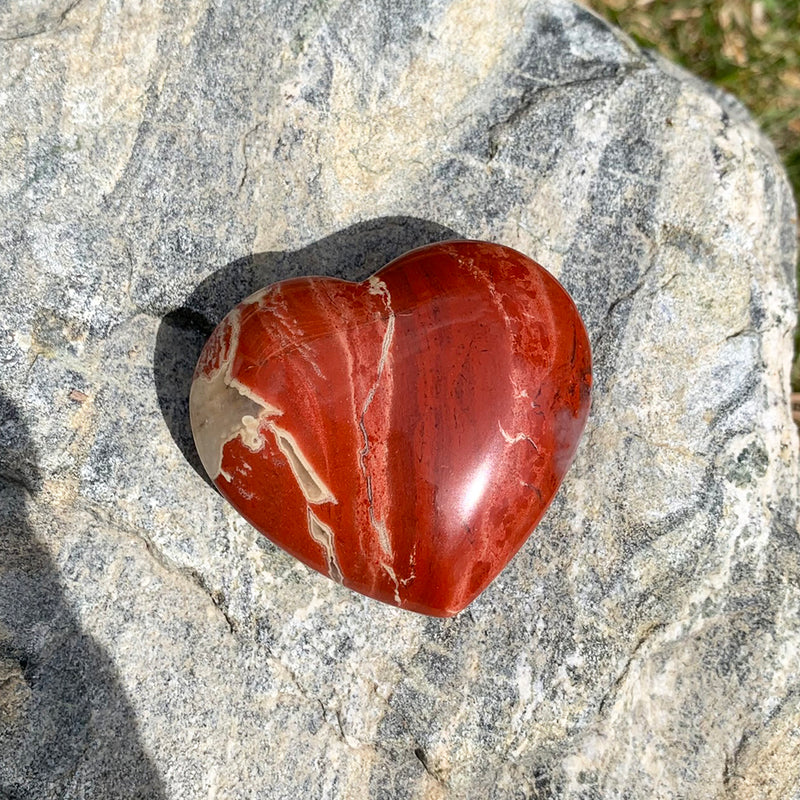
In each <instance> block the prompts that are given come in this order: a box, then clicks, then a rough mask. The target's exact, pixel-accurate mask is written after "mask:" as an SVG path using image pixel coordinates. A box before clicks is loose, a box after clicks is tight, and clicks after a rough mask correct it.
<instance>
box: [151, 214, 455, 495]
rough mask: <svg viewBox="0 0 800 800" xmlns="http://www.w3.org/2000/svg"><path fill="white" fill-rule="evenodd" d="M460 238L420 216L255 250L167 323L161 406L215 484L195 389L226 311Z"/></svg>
mask: <svg viewBox="0 0 800 800" xmlns="http://www.w3.org/2000/svg"><path fill="white" fill-rule="evenodd" d="M456 238H462V237H461V236H459V234H458V233H456V232H455V231H453V230H451V229H450V228H445V227H443V226H441V225H437V224H436V223H434V222H429V221H427V220H423V219H417V218H415V217H380V218H377V219H372V220H368V221H366V222H360V223H358V224H356V225H352V226H350V227H349V228H345V229H344V230H342V231H339V232H337V233H334V234H331V235H330V236H326V237H325V238H324V239H320V240H319V241H317V242H314V243H313V244H310V245H308V246H307V247H304V248H302V249H300V250H294V251H276V252H267V253H254V254H252V255H249V256H245V257H243V258H240V259H237V260H236V261H233V262H231V263H230V264H227V265H226V266H224V267H222V268H221V269H219V270H217V271H216V272H215V273H213V274H212V275H210V276H209V277H208V278H206V279H205V280H204V281H203V282H202V283H201V284H200V285H199V286H198V287H197V288H196V289H195V291H194V292H192V294H191V296H190V297H189V298H188V299H187V301H186V303H185V304H184V305H183V306H181V307H180V308H177V309H174V310H173V311H171V312H170V313H168V314H166V315H165V316H164V317H163V319H162V320H161V324H160V326H159V328H158V334H157V336H156V346H155V351H154V353H153V374H154V377H155V386H156V393H157V395H158V403H159V406H160V407H161V413H162V415H163V416H164V421H165V422H166V423H167V427H168V429H169V432H170V434H171V435H172V438H173V439H174V441H175V444H177V446H178V447H179V448H180V450H181V452H182V453H183V455H184V457H185V458H186V460H187V461H188V462H189V464H191V465H192V467H193V468H194V470H195V471H196V472H197V474H198V475H200V477H202V478H203V480H205V481H206V483H208V484H209V485H213V484H211V481H210V480H209V478H208V476H207V475H206V472H205V470H204V469H203V466H202V464H201V463H200V458H199V457H198V455H197V451H196V449H195V446H194V440H193V438H192V431H191V428H190V426H189V388H190V387H191V383H192V375H193V373H194V367H195V364H196V363H197V359H198V357H199V355H200V351H201V350H202V348H203V345H204V344H205V341H206V339H208V337H209V336H210V335H211V332H212V331H213V330H214V328H215V327H216V325H217V324H218V323H219V322H220V321H221V320H222V318H223V317H224V316H225V314H227V313H228V311H230V309H231V308H233V306H235V305H236V304H237V303H238V302H240V301H241V300H244V298H245V297H247V296H248V295H251V294H252V293H253V292H255V291H258V290H259V289H261V288H263V287H264V286H267V285H268V284H270V283H275V282H276V281H280V280H285V279H286V278H295V277H300V276H303V275H328V276H331V277H335V278H343V279H344V280H350V281H361V280H364V278H367V277H369V276H370V275H371V274H372V273H373V272H375V271H376V270H378V269H380V268H381V267H382V266H383V265H384V264H387V263H388V262H389V261H391V260H392V259H394V258H397V257H398V256H400V255H402V254H403V253H405V252H406V251H408V250H412V249H413V248H415V247H422V246H423V245H426V244H431V243H433V242H439V241H443V240H446V239H456Z"/></svg>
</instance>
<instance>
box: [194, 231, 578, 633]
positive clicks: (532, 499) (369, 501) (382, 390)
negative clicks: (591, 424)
mask: <svg viewBox="0 0 800 800" xmlns="http://www.w3.org/2000/svg"><path fill="white" fill-rule="evenodd" d="M590 387H591V355H590V349H589V342H588V339H587V336H586V330H585V328H584V326H583V323H582V321H581V318H580V315H579V314H578V311H577V309H576V308H575V304H574V303H573V302H572V300H571V299H570V297H569V295H568V294H567V293H566V291H565V290H564V289H563V288H562V287H561V285H560V284H559V283H558V282H557V281H556V280H555V278H553V277H552V276H551V275H550V274H549V273H548V272H547V271H545V270H544V269H543V268H542V267H540V266H539V265H538V264H536V263H535V262H534V261H532V260H531V259H529V258H527V257H526V256H524V255H522V254H521V253H518V252H516V251H515V250H511V249H509V248H507V247H502V246H500V245H496V244H489V243H487V242H476V241H451V242H444V243H441V244H436V245H431V246H428V247H423V248H420V249H418V250H414V251H412V252H410V253H406V254H405V255H403V256H401V257H400V258H398V259H396V260H395V261H392V262H391V263H390V264H388V265H387V266H386V267H384V268H383V269H381V270H380V271H379V272H377V273H376V274H375V275H373V276H372V277H371V278H369V279H368V280H366V281H364V282H363V283H351V282H349V281H343V280H338V279H335V278H298V279H292V280H286V281H282V282H280V283H276V284H273V285H272V286H268V287H267V288H266V289H263V290H262V291H260V292H257V293H256V294H254V295H252V296H251V297H249V298H247V299H246V300H245V301H244V302H242V303H240V304H239V305H238V306H236V308H234V309H233V310H232V311H231V312H230V313H229V314H228V315H227V316H226V317H225V319H224V320H223V321H222V322H221V323H220V324H219V326H218V327H217V328H216V330H215V331H214V333H213V334H212V336H211V338H210V339H209V341H208V342H207V343H206V345H205V348H204V350H203V352H202V354H201V356H200V360H199V363H198V365H197V370H196V372H195V377H194V382H193V384H192V390H191V397H190V410H191V421H192V430H193V432H194V437H195V442H196V444H197V450H198V453H199V455H200V459H201V461H202V462H203V465H204V466H205V468H206V470H207V471H208V473H209V475H210V476H211V478H212V479H213V481H214V483H215V484H216V486H217V488H218V489H219V490H220V492H221V493H222V494H223V496H224V497H225V498H226V499H227V500H228V501H229V502H230V503H231V504H232V505H233V506H234V507H235V508H236V509H237V510H238V511H239V512H240V513H241V514H242V515H243V516H244V517H245V518H246V519H247V520H248V522H250V523H251V524H252V525H253V526H255V527H256V528H257V529H258V530H259V531H261V532H262V533H263V534H264V535H265V536H267V537H268V538H269V539H271V540H272V541H273V542H275V544H277V545H279V546H280V547H282V548H283V549H284V550H287V551H288V552H289V553H291V554H292V555H293V556H295V557H297V558H299V559H300V560H301V561H303V562H304V563H305V564H307V565H308V566H310V567H313V568H314V569H315V570H318V571H319V572H321V573H323V574H324V575H327V576H328V577H330V578H333V579H334V580H336V581H339V582H340V583H343V584H344V585H345V586H347V587H349V588H351V589H354V590H355V591H357V592H361V593H362V594H365V595H368V596H369V597H373V598H375V599H377V600H381V601H383V602H384V603H390V604H392V605H396V606H399V607H401V608H405V609H410V610H412V611H417V612H421V613H423V614H430V615H433V616H442V617H447V616H452V615H453V614H456V613H457V612H459V611H460V610H462V609H463V608H465V607H466V606H467V605H468V604H469V603H470V602H471V601H472V600H473V599H474V598H475V597H477V596H478V594H480V593H481V592H482V591H483V590H484V589H485V588H486V587H487V586H488V585H489V583H490V582H491V581H492V580H493V579H494V578H495V577H496V576H497V574H498V573H499V572H500V571H501V570H502V569H503V567H505V565H506V564H507V563H508V562H509V560H510V559H511V558H512V556H513V555H514V554H515V553H516V552H517V550H518V549H519V548H520V546H521V545H522V544H523V542H524V541H525V540H526V539H527V537H528V535H529V534H530V533H531V531H532V530H533V528H534V527H535V526H536V524H537V523H538V522H539V520H540V519H541V517H542V515H543V514H544V512H545V509H546V508H547V506H548V505H549V503H550V501H551V500H552V499H553V496H554V494H555V492H556V490H557V489H558V486H559V484H560V483H561V480H562V478H563V477H564V474H565V472H566V471H567V468H568V467H569V464H570V462H571V460H572V457H573V455H574V453H575V449H576V447H577V444H578V440H579V438H580V435H581V432H582V431H583V427H584V424H585V422H586V416H587V414H588V411H589V394H590Z"/></svg>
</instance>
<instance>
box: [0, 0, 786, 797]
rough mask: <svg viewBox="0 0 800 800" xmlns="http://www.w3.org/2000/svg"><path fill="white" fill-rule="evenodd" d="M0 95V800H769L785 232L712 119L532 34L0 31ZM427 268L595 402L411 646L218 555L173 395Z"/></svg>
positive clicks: (616, 45) (208, 11)
mask: <svg viewBox="0 0 800 800" xmlns="http://www.w3.org/2000/svg"><path fill="white" fill-rule="evenodd" d="M0 63H2V65H3V66H2V69H0V112H1V113H0V202H2V207H3V209H4V211H3V214H2V215H0V251H2V252H1V253H0V258H1V259H2V262H0V263H2V265H3V266H2V269H1V270H0V287H1V288H2V290H1V291H0V391H1V392H2V395H3V398H4V399H3V400H2V405H0V412H1V415H0V475H1V476H2V478H1V479H0V495H2V496H1V497H0V530H2V532H3V535H2V537H1V538H0V796H9V797H35V798H37V800H38V799H39V798H41V799H42V800H46V799H47V798H81V797H120V798H122V797H126V798H127V797H141V798H148V799H149V798H156V799H158V798H181V797H192V798H195V797H208V798H215V799H216V800H221V799H222V798H269V800H280V798H292V800H295V798H298V797H315V798H316V797H319V798H337V799H338V798H370V799H371V800H372V799H373V798H374V799H375V800H390V798H391V799H392V800H393V799H394V798H426V799H427V800H440V799H441V800H445V799H448V800H456V798H478V797H480V798H483V797H491V798H497V799H498V800H499V799H500V798H522V797H525V798H545V797H546V798H564V799H565V800H578V798H580V799H581V800H595V799H596V800H601V799H602V800H606V798H623V797H624V798H628V799H629V800H638V798H642V800H645V799H646V800H650V799H651V798H677V797H692V798H715V799H718V800H722V799H723V798H724V799H725V800H751V799H752V800H755V798H774V799H775V800H778V799H780V800H791V799H792V798H800V674H799V673H798V667H797V665H798V659H799V658H800V621H799V620H800V538H798V441H797V435H796V432H795V430H794V428H793V426H792V424H791V421H790V416H789V409H788V399H787V394H788V370H789V361H790V352H791V330H792V326H793V324H794V320H795V296H794V278H793V275H794V264H795V245H794V242H795V231H794V227H793V225H794V217H795V208H794V205H793V202H792V199H791V196H790V192H789V188H788V185H787V182H786V180H785V178H784V176H783V173H782V171H781V169H780V167H779V165H778V162H777V159H776V157H775V154H774V152H773V150H772V148H771V147H770V146H769V145H768V144H767V143H766V142H765V141H764V139H763V138H762V137H761V136H760V135H759V134H758V132H757V131H756V130H755V129H754V127H753V125H752V124H751V122H750V121H749V119H748V118H747V116H746V114H745V113H744V112H743V110H742V109H741V108H740V107H739V106H737V105H736V104H735V103H733V102H732V101H730V100H729V99H728V98H725V97H722V96H719V95H717V94H715V93H713V92H711V90H709V89H708V88H707V87H705V86H704V85H702V84H700V83H699V82H697V81H695V80H693V79H691V78H690V77H688V76H687V75H685V74H684V73H682V72H679V71H677V70H676V69H674V68H672V67H670V66H669V65H666V64H664V63H663V62H661V61H659V60H656V59H654V58H653V57H651V56H647V55H645V54H643V53H641V52H640V51H639V50H637V49H636V48H635V47H634V46H633V45H632V44H631V43H630V42H629V41H628V40H627V39H625V38H624V37H622V36H621V35H620V34H618V33H615V32H613V31H612V30H610V29H608V28H607V27H606V26H605V25H604V24H603V23H601V22H599V21H598V20H597V19H596V18H594V17H593V16H591V15H590V14H589V13H588V12H586V11H583V10H582V9H580V8H579V7H578V6H575V5H572V4H570V3H568V2H561V1H557V0H540V2H536V3H526V2H522V0H495V1H494V2H489V0H469V1H468V0H461V1H460V2H451V1H449V0H433V2H421V1H420V2H413V1H412V0H404V2H400V3H397V2H394V0H393V1H392V2H389V1H388V0H385V2H317V3H306V2H288V1H287V2H263V3H257V2H249V1H248V0H237V2H232V3H224V4H218V5H211V4H208V3H205V2H201V1H200V0H187V2H181V1H180V0H178V2H171V3H158V2H156V3H125V4H120V3H110V2H104V1H103V0H83V1H82V2H81V1H80V0H79V2H77V3H75V2H74V0H62V1H61V2H56V3H52V4H45V3H22V2H11V3H6V4H4V5H3V7H2V9H1V10H0ZM454 234H457V235H459V236H466V237H475V238H486V239H492V240H496V241H499V242H501V243H503V244H506V245H510V246H512V247H515V248H517V249H519V250H521V251H523V252H525V253H527V254H529V255H531V256H533V257H534V258H536V259H537V260H538V261H540V262H541V263H542V264H544V265H546V266H547V267H548V268H550V269H551V270H552V271H553V272H554V273H555V274H556V275H557V277H558V278H559V279H560V280H561V281H562V283H564V285H565V286H566V287H567V288H568V290H569V291H570V292H571V293H572V294H573V296H574V297H575V299H576V302H577V303H578V306H579V307H580V309H581V312H582V313H583V315H584V318H585V320H586V323H587V328H588V331H589V335H590V339H591V341H592V344H593V348H594V355H595V366H596V388H595V393H594V404H593V410H592V414H591V417H590V420H589V426H588V428H587V433H586V437H585V439H584V441H583V444H582V446H581V448H580V450H579V453H578V457H577V460H576V462H575V464H574V467H573V469H572V470H571V472H570V474H569V475H568V477H567V479H566V482H565V484H564V486H563V487H562V489H561V491H560V493H559V495H558V497H557V499H556V501H555V503H554V505H553V506H552V508H551V509H550V511H549V513H548V515H547V517H546V520H545V522H544V523H543V524H542V525H541V527H540V528H539V530H538V531H537V535H536V536H535V537H533V538H532V539H531V540H530V541H529V542H528V544H527V545H526V546H525V547H523V549H522V550H521V552H520V553H519V555H518V556H517V557H516V559H515V560H514V561H513V562H512V563H511V565H510V566H509V568H508V569H507V570H506V571H505V572H504V573H503V574H502V575H501V577H500V578H499V579H498V580H497V581H496V582H495V583H494V584H493V585H492V586H491V587H490V588H489V590H488V591H487V592H486V593H485V594H484V595H483V596H482V597H480V598H479V599H478V600H477V601H476V602H475V603H474V604H473V605H472V606H471V607H470V609H469V610H468V611H467V612H465V613H463V614H461V615H460V616H458V617H457V618H455V619H452V620H436V619H424V618H422V617H419V616H415V615H413V614H409V613H402V612H398V611H397V610H395V609H392V608H389V607H385V606H382V605H379V604H378V603H375V602H371V601H369V600H366V599H365V598H363V597H360V596H358V595H355V594H353V593H351V592H349V591H347V590H346V589H343V588H342V587H340V586H337V585H336V584H335V583H333V582H331V581H328V580H327V579H325V578H324V577H322V576H320V575H317V574H315V573H312V572H311V571H309V570H308V569H306V568H305V567H303V566H301V565H300V564H298V563H296V562H294V561H293V560H292V559H291V558H290V557H289V556H287V555H285V554H284V553H282V552H280V551H278V550H277V549H276V548H274V547H273V546H271V545H270V544H269V543H268V542H267V541H266V540H265V539H264V538H263V537H260V536H258V535H256V534H255V533H254V532H253V531H252V530H251V529H250V528H249V527H248V526H247V524H246V523H244V522H243V521H242V520H241V519H240V518H239V517H238V516H237V515H236V514H235V513H234V512H233V511H231V510H230V509H229V508H228V507H227V506H226V505H225V504H224V503H223V502H222V501H221V500H220V498H219V497H218V495H217V494H216V493H215V492H214V491H213V490H211V489H210V488H209V486H208V485H207V483H205V482H204V480H203V479H202V478H201V477H200V474H199V473H198V472H197V471H196V470H195V469H193V466H194V467H196V468H197V470H200V471H202V468H201V467H200V465H199V462H198V459H197V455H196V454H195V452H194V451H193V449H192V447H191V437H190V433H189V426H188V401H187V398H188V391H189V384H190V380H191V374H192V370H193V368H194V361H195V359H196V357H197V355H198V353H199V349H200V347H201V345H202V343H203V341H204V339H205V337H206V336H207V335H208V333H210V329H211V326H212V325H213V324H215V323H216V322H217V321H218V320H219V319H221V317H222V315H223V314H224V313H225V312H226V311H227V310H228V309H229V308H231V307H232V306H233V305H234V304H235V303H236V302H238V301H239V300H241V299H242V298H244V297H246V296H248V295H249V294H251V293H253V292H254V291H257V290H258V289H260V288H261V287H262V286H264V285H266V284H268V283H270V282H271V281H274V280H278V279H282V278H287V277H294V276H298V275H303V274H330V275H335V276H339V277H343V278H348V279H357V280H362V279H364V278H366V277H367V276H368V275H369V274H370V273H372V272H373V271H374V270H375V269H377V268H378V267H380V266H382V264H383V263H385V262H386V261H388V260H389V259H390V258H392V257H394V256H396V255H399V254H400V253H401V252H403V251H404V250H407V249H410V248H411V247H414V246H417V245H420V244H424V243H427V242H429V241H433V240H435V239H440V238H446V237H448V236H452V235H454ZM251 254H253V258H251V259H246V258H245V257H247V256H250V255H251ZM523 388H524V387H523ZM251 400H252V398H251ZM255 405H258V403H255ZM250 412H251V413H250V416H252V417H253V418H254V419H255V417H256V415H257V414H260V413H261V411H259V410H258V409H257V408H255V407H253V408H251V409H250ZM252 412H255V414H253V413H252ZM246 415H247V413H246V410H245V412H243V413H242V414H240V415H239V417H238V418H239V419H240V420H241V419H242V418H243V417H244V416H246ZM270 420H271V422H272V423H273V424H274V425H276V426H278V427H279V426H280V416H278V415H277V414H276V415H274V416H271V417H270ZM276 430H277V429H276ZM507 434H508V436H509V437H510V438H511V439H514V438H515V437H516V436H517V434H518V432H517V431H515V430H508V431H507ZM245 435H246V431H245ZM523 444H524V443H520V445H519V446H523ZM309 508H310V509H311V513H310V515H309V525H310V533H311V535H314V536H316V537H318V540H319V541H320V543H321V545H322V546H325V544H326V542H327V541H328V538H327V537H329V536H332V535H333V533H331V532H327V531H325V530H324V529H323V528H322V527H320V526H318V525H315V523H314V519H313V516H312V515H313V505H310V506H309ZM375 518H376V523H378V524H379V522H380V514H379V513H376V516H375ZM334 567H335V564H333V563H332V565H331V568H332V570H333V569H334Z"/></svg>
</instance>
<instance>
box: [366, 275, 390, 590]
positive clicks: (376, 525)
mask: <svg viewBox="0 0 800 800" xmlns="http://www.w3.org/2000/svg"><path fill="white" fill-rule="evenodd" d="M369 293H370V294H376V295H381V296H382V297H383V298H384V300H385V302H386V310H387V311H388V312H389V319H388V320H387V322H386V332H385V333H384V335H383V342H382V344H381V357H380V360H379V361H378V372H377V375H376V377H375V383H374V384H373V385H372V388H371V389H370V390H369V393H368V394H367V398H366V400H365V401H364V406H363V408H362V409H361V417H360V419H359V421H358V426H359V428H360V429H361V435H362V436H363V437H364V447H363V448H362V449H361V452H360V453H359V454H358V461H359V464H360V465H361V471H362V472H363V473H364V479H365V481H366V484H367V499H368V501H369V519H370V524H371V525H372V527H373V529H374V530H375V532H376V533H377V534H378V542H379V544H380V546H381V550H383V552H384V553H386V555H387V556H388V557H389V558H392V545H391V542H390V541H389V534H388V531H387V530H386V523H385V522H384V521H383V520H379V519H378V518H377V517H376V516H375V505H374V503H373V498H372V476H371V475H369V474H368V473H367V464H366V457H367V454H368V453H369V436H368V434H367V428H366V423H365V422H364V419H365V417H366V414H367V411H368V409H369V407H370V405H371V404H372V401H373V399H374V397H375V393H376V392H377V391H378V386H379V384H380V382H381V376H382V375H383V370H384V367H385V366H386V360H387V358H388V357H389V348H390V347H391V346H392V340H393V339H394V326H395V315H394V311H393V310H392V297H391V295H390V294H389V289H388V287H387V286H386V284H385V283H384V282H383V281H382V280H380V278H378V277H377V276H375V275H373V276H372V277H371V278H370V279H369ZM384 568H386V565H384ZM395 580H396V579H395Z"/></svg>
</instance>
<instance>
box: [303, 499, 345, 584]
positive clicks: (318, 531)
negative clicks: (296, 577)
mask: <svg viewBox="0 0 800 800" xmlns="http://www.w3.org/2000/svg"><path fill="white" fill-rule="evenodd" d="M307 511H308V533H309V535H310V536H311V538H312V539H313V540H314V541H315V542H316V543H317V544H318V545H319V546H320V547H321V548H322V552H323V553H325V561H326V562H327V564H328V575H329V576H330V577H331V578H332V579H333V580H335V581H336V582H337V583H341V582H342V570H341V568H340V567H339V562H338V561H337V559H336V550H335V548H334V533H333V529H332V528H331V526H330V525H326V524H325V523H324V522H323V521H322V520H321V519H319V518H318V517H317V516H316V515H315V514H314V512H313V511H312V510H311V507H310V506H307Z"/></svg>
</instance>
